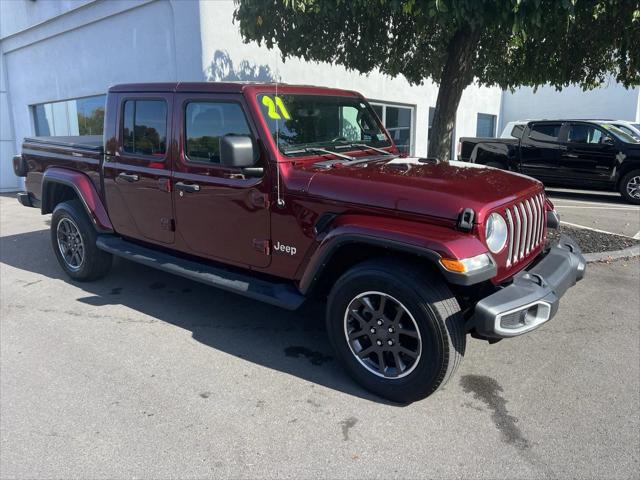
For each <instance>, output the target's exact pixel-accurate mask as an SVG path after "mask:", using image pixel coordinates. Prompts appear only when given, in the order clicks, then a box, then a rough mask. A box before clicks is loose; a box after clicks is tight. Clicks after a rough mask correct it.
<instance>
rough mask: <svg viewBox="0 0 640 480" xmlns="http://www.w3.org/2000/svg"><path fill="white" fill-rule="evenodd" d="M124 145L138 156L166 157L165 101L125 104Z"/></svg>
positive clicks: (139, 101) (132, 101) (142, 101)
mask: <svg viewBox="0 0 640 480" xmlns="http://www.w3.org/2000/svg"><path fill="white" fill-rule="evenodd" d="M122 143H123V146H124V151H125V152H128V153H133V154H136V155H153V156H155V157H164V153H165V152H166V149H167V104H166V102H165V101H164V100H127V101H126V102H124V115H123V129H122Z"/></svg>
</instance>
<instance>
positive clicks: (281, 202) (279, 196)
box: [274, 49, 285, 208]
mask: <svg viewBox="0 0 640 480" xmlns="http://www.w3.org/2000/svg"><path fill="white" fill-rule="evenodd" d="M274 51H275V53H276V98H278V82H279V81H280V72H279V70H278V60H279V59H278V57H279V55H280V50H279V49H274ZM279 141H280V119H279V118H276V152H277V151H278V149H279V145H278V143H279ZM276 205H277V207H278V208H284V206H285V203H284V198H282V192H281V190H280V162H279V161H278V156H277V153H276Z"/></svg>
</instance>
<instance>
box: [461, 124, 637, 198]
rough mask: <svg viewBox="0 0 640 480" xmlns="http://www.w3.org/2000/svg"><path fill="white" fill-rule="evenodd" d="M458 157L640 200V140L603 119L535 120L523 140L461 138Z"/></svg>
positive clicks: (559, 183) (523, 133) (526, 128)
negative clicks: (609, 191)
mask: <svg viewBox="0 0 640 480" xmlns="http://www.w3.org/2000/svg"><path fill="white" fill-rule="evenodd" d="M460 143H461V145H460V160H462V161H466V162H473V163H480V164H483V165H488V166H491V167H497V168H502V169H505V170H512V171H516V172H520V173H524V174H525V175H530V176H532V177H535V178H537V179H539V180H542V181H543V182H544V183H545V184H546V185H550V186H551V185H553V186H562V187H571V188H593V189H600V190H613V191H619V192H620V194H621V195H622V197H623V198H624V199H625V200H626V201H627V202H629V203H634V204H640V141H639V140H637V139H636V138H634V137H632V136H631V135H629V134H627V133H626V132H624V131H623V130H621V129H620V128H618V127H616V126H615V125H614V124H613V123H612V122H609V121H602V120H540V121H531V122H529V123H527V124H526V126H524V128H523V129H522V130H521V135H520V138H465V137H463V138H461V139H460Z"/></svg>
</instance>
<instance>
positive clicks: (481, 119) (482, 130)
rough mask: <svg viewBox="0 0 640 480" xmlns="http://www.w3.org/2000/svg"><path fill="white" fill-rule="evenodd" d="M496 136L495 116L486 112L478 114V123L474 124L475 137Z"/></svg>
mask: <svg viewBox="0 0 640 480" xmlns="http://www.w3.org/2000/svg"><path fill="white" fill-rule="evenodd" d="M495 136H496V116H495V115H489V114H487V113H479V114H478V123H477V125H476V137H485V138H488V137H495Z"/></svg>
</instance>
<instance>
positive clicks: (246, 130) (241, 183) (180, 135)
mask: <svg viewBox="0 0 640 480" xmlns="http://www.w3.org/2000/svg"><path fill="white" fill-rule="evenodd" d="M175 101H176V108H175V114H174V122H175V125H176V127H177V128H176V130H175V131H176V141H177V143H178V144H179V145H180V147H179V153H178V155H177V161H176V164H175V169H174V172H173V178H172V190H173V195H174V204H175V219H176V233H177V238H176V244H177V245H176V246H177V247H178V248H179V249H180V250H184V251H186V252H189V253H191V254H194V255H199V256H205V257H207V258H210V259H213V260H218V261H223V262H227V263H233V264H237V265H242V266H255V267H266V266H268V265H269V262H270V258H271V257H270V256H269V253H270V252H269V246H270V243H269V237H270V231H269V230H270V229H269V198H268V191H269V190H268V187H267V185H266V179H265V178H264V177H260V178H246V177H245V176H244V175H243V173H242V171H241V170H240V169H237V168H229V167H224V166H222V165H221V164H220V149H219V142H220V138H221V137H223V136H225V135H248V136H251V137H253V138H254V139H255V138H257V136H256V130H255V128H254V126H253V125H252V124H251V122H250V121H249V116H248V115H247V114H246V112H247V108H246V105H245V102H244V99H243V97H242V96H241V95H231V94H220V95H215V96H214V95H199V94H193V95H189V94H180V95H176V98H175ZM261 155H264V152H261ZM257 161H258V165H260V166H265V165H266V164H267V159H266V158H264V157H261V158H259V159H258V160H257ZM265 171H266V169H265Z"/></svg>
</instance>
